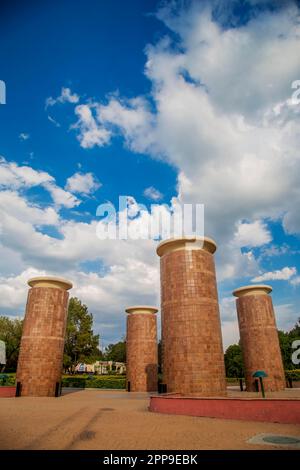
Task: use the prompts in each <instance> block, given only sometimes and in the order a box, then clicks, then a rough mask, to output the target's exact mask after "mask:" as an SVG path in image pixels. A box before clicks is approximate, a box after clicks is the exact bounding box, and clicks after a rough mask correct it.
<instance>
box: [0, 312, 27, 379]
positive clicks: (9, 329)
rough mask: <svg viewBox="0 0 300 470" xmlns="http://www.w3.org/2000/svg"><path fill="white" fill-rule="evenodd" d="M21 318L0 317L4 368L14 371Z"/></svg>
mask: <svg viewBox="0 0 300 470" xmlns="http://www.w3.org/2000/svg"><path fill="white" fill-rule="evenodd" d="M22 328H23V320H18V319H14V320H11V319H10V318H8V317H0V340H2V341H4V342H5V346H6V367H5V369H6V370H11V371H15V370H16V368H17V363H18V356H19V349H20V343H21V336H22Z"/></svg>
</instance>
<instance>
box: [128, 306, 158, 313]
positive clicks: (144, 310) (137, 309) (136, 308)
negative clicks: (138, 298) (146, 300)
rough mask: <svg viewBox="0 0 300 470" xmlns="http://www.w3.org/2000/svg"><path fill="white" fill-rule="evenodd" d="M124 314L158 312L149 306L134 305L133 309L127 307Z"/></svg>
mask: <svg viewBox="0 0 300 470" xmlns="http://www.w3.org/2000/svg"><path fill="white" fill-rule="evenodd" d="M125 312H126V313H129V314H133V313H152V314H155V313H157V312H158V308H156V307H151V306H150V305H134V306H133V307H128V308H126V310H125Z"/></svg>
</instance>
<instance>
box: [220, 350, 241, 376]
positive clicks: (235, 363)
mask: <svg viewBox="0 0 300 470" xmlns="http://www.w3.org/2000/svg"><path fill="white" fill-rule="evenodd" d="M224 360H225V369H226V377H239V378H242V377H244V363H243V356H242V349H241V346H240V345H239V344H232V345H231V346H228V348H227V349H226V351H225V356H224Z"/></svg>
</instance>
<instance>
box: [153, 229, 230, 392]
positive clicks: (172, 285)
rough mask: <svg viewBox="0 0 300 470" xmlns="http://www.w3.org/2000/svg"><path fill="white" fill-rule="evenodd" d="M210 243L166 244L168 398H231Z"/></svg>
mask: <svg viewBox="0 0 300 470" xmlns="http://www.w3.org/2000/svg"><path fill="white" fill-rule="evenodd" d="M216 248H217V247H216V244H215V242H214V241H213V240H211V239H209V238H204V239H200V238H195V237H191V238H187V237H186V238H183V239H170V240H166V241H163V242H162V243H160V244H159V245H158V247H157V254H158V255H159V256H160V258H161V260H160V269H161V305H162V356H163V360H162V362H163V383H165V384H167V392H171V393H173V392H174V393H181V394H183V395H197V396H224V395H225V394H226V381H225V366H224V354H223V347H222V334H221V323H220V314H219V304H218V293H217V285H216V275H215V264H214V257H213V253H214V252H215V251H216Z"/></svg>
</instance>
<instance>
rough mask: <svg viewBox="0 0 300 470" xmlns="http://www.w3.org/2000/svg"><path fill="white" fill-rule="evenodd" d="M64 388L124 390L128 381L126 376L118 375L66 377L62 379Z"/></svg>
mask: <svg viewBox="0 0 300 470" xmlns="http://www.w3.org/2000/svg"><path fill="white" fill-rule="evenodd" d="M62 386H63V387H74V388H115V389H124V388H125V387H126V379H125V377H124V376H120V377H119V376H116V375H106V376H105V375H95V376H84V377H82V376H75V377H74V376H71V377H70V376H64V377H63V378H62Z"/></svg>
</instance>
